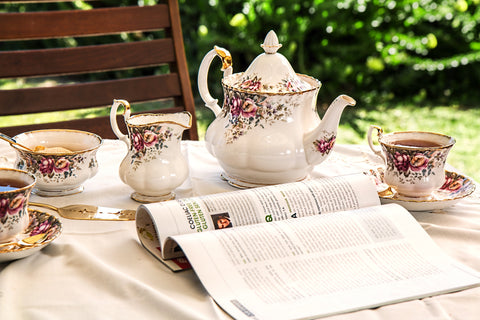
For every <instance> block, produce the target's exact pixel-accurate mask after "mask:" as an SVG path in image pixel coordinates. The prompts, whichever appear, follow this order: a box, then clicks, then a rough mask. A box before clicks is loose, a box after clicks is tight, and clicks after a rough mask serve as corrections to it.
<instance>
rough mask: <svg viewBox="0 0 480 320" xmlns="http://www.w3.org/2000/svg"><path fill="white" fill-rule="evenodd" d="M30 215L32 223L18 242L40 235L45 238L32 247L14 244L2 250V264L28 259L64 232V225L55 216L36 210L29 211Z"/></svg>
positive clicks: (20, 235)
mask: <svg viewBox="0 0 480 320" xmlns="http://www.w3.org/2000/svg"><path fill="white" fill-rule="evenodd" d="M28 213H29V216H30V222H29V224H28V227H27V228H26V229H25V230H24V232H22V233H21V234H19V235H18V236H17V237H16V239H17V241H20V240H21V239H23V238H27V237H30V236H34V235H36V234H40V233H44V234H45V238H44V239H43V240H42V241H41V242H39V243H35V244H32V245H31V246H22V245H20V244H15V243H12V244H11V245H8V246H5V247H2V248H0V263H1V262H5V261H10V260H16V259H21V258H25V257H28V256H30V255H32V254H34V253H35V252H37V251H39V250H41V249H43V248H45V247H46V246H47V245H49V244H50V243H51V242H52V241H53V240H55V239H56V238H57V237H58V236H59V235H60V233H61V232H62V224H61V222H60V220H58V219H57V218H56V217H55V216H53V215H51V214H48V213H46V212H42V211H39V210H34V209H28Z"/></svg>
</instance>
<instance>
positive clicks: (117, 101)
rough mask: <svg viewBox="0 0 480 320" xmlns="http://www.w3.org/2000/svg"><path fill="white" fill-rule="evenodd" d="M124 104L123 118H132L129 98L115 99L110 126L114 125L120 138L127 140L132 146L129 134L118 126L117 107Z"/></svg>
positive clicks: (126, 142) (115, 131)
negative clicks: (124, 132)
mask: <svg viewBox="0 0 480 320" xmlns="http://www.w3.org/2000/svg"><path fill="white" fill-rule="evenodd" d="M121 105H123V108H124V110H123V118H124V119H128V118H130V113H131V110H130V103H128V101H127V100H121V99H113V105H112V108H111V109H110V126H111V127H112V130H113V133H115V135H116V136H117V137H118V139H120V140H121V141H123V142H125V144H126V145H127V146H128V147H130V141H129V140H128V136H127V135H125V134H123V133H122V132H121V131H120V129H119V128H118V123H117V109H118V107H119V106H121Z"/></svg>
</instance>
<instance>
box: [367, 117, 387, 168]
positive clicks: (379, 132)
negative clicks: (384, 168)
mask: <svg viewBox="0 0 480 320" xmlns="http://www.w3.org/2000/svg"><path fill="white" fill-rule="evenodd" d="M374 129H375V130H377V138H380V137H381V136H382V134H383V129H382V128H381V127H379V126H375V125H371V126H370V128H368V133H367V139H368V145H369V146H370V149H372V151H373V152H374V153H375V154H376V155H377V156H379V157H380V158H382V159H383V161H386V159H385V156H384V155H383V153H382V149H380V147H377V146H375V145H374V144H373V141H372V132H373V130H374Z"/></svg>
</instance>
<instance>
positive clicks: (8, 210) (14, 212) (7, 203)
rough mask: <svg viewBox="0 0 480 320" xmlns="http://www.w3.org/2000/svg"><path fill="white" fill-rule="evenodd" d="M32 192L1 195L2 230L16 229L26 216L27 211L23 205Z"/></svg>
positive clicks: (0, 222)
mask: <svg viewBox="0 0 480 320" xmlns="http://www.w3.org/2000/svg"><path fill="white" fill-rule="evenodd" d="M30 191H31V189H29V190H28V191H22V192H17V193H5V194H2V195H0V230H10V229H12V228H14V224H15V223H16V222H17V221H18V220H19V219H20V218H21V217H23V216H24V215H25V214H26V212H27V210H23V205H24V203H25V202H26V201H27V198H28V196H29V195H30Z"/></svg>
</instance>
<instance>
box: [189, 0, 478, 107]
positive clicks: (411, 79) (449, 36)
mask: <svg viewBox="0 0 480 320" xmlns="http://www.w3.org/2000/svg"><path fill="white" fill-rule="evenodd" d="M180 10H181V15H182V24H183V32H184V38H185V45H186V49H187V56H188V59H189V65H190V69H191V74H192V82H195V80H196V74H197V68H198V65H199V63H200V61H201V59H202V57H203V55H204V54H205V53H206V52H208V51H209V50H210V49H211V48H212V47H213V45H214V44H215V45H219V46H222V47H225V48H226V49H228V50H229V51H230V52H231V54H232V56H233V64H234V72H240V71H244V70H245V69H246V68H247V67H248V64H249V63H250V62H251V61H252V60H253V59H254V58H255V57H256V56H257V55H258V54H259V53H261V52H263V50H262V49H261V48H260V47H259V44H261V43H262V42H263V38H264V37H265V35H266V33H267V32H268V31H269V30H271V29H273V30H275V32H276V33H277V35H278V37H279V40H280V42H281V43H282V44H283V47H282V48H281V49H280V52H281V53H282V54H284V55H285V56H286V57H287V59H288V60H289V61H290V62H291V63H292V66H293V67H294V69H295V70H296V71H297V72H299V73H305V74H308V75H311V76H313V77H316V78H318V79H319V80H321V81H322V83H323V88H322V90H321V92H320V98H319V100H320V101H323V102H329V101H331V100H332V99H333V98H334V97H335V96H336V95H338V94H340V93H347V94H349V95H351V96H353V97H355V98H356V99H357V100H359V101H360V102H363V103H362V104H363V106H364V107H365V106H368V105H371V106H372V107H374V104H376V103H379V102H386V101H391V100H394V101H408V102H415V103H419V104H427V103H440V104H449V105H450V104H452V103H460V104H463V105H466V106H476V105H478V102H480V92H479V90H478V83H480V0H440V1H438V0H436V1H433V0H396V1H395V0H355V1H354V0H341V1H328V0H304V1H290V0H248V1H240V0H221V1H220V0H208V1H205V0H199V1H192V0H180ZM220 77H221V75H218V77H217V78H216V79H213V80H212V81H216V83H217V84H218V85H219V83H220ZM212 78H213V76H212ZM218 85H217V86H218ZM211 90H212V91H213V88H211ZM220 94H221V93H220Z"/></svg>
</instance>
